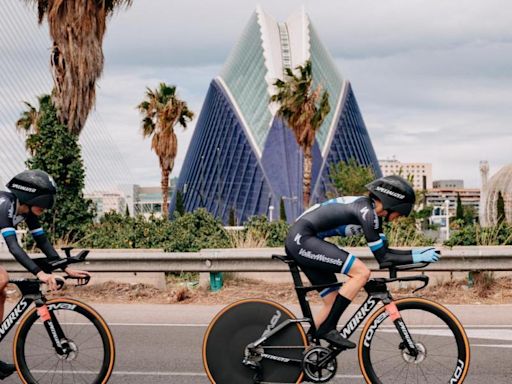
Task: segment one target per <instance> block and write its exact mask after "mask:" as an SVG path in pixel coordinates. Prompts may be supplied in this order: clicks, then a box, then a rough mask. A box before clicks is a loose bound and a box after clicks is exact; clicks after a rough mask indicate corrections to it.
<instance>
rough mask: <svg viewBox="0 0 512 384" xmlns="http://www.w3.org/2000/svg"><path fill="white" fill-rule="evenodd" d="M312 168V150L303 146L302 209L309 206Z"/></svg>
mask: <svg viewBox="0 0 512 384" xmlns="http://www.w3.org/2000/svg"><path fill="white" fill-rule="evenodd" d="M312 168H313V151H312V148H311V147H310V146H307V147H306V148H304V177H303V190H302V196H303V199H304V209H307V208H309V202H310V200H311V170H312Z"/></svg>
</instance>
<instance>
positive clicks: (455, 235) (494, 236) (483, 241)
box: [444, 222, 512, 247]
mask: <svg viewBox="0 0 512 384" xmlns="http://www.w3.org/2000/svg"><path fill="white" fill-rule="evenodd" d="M444 245H447V246H449V247H453V246H456V245H512V226H511V225H510V224H507V223H505V222H500V223H499V224H498V225H495V226H493V227H487V228H482V227H480V225H478V224H473V225H466V226H460V227H459V228H458V229H457V230H455V231H452V233H451V234H450V239H449V240H448V241H445V242H444Z"/></svg>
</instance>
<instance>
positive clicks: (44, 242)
mask: <svg viewBox="0 0 512 384" xmlns="http://www.w3.org/2000/svg"><path fill="white" fill-rule="evenodd" d="M17 207H18V201H17V199H16V197H15V196H14V194H12V193H9V192H3V191H0V233H1V234H2V236H3V238H4V240H5V243H6V244H7V247H8V248H9V252H11V253H12V255H13V256H14V257H15V258H16V260H17V261H18V262H19V263H20V264H21V265H23V267H25V268H26V269H27V270H28V271H30V272H32V273H33V274H34V275H37V274H38V273H39V272H40V271H41V268H40V267H39V266H37V264H36V263H35V262H34V261H33V260H32V259H31V258H30V257H29V256H28V255H27V253H26V252H25V251H24V250H23V248H21V247H20V245H19V243H18V239H17V237H16V228H17V226H18V224H20V223H21V222H23V221H25V222H26V223H27V227H28V229H29V230H30V233H31V234H32V236H33V238H34V240H35V242H36V244H37V246H38V248H39V249H41V251H43V253H44V254H45V255H46V257H47V258H48V259H49V260H50V261H54V260H58V259H60V257H59V255H58V254H57V252H56V251H55V249H54V248H53V246H52V245H51V244H50V242H49V241H48V238H47V237H46V235H45V232H44V230H43V229H42V228H41V225H40V224H39V220H38V218H37V216H36V215H34V214H33V213H32V212H29V213H27V214H23V215H20V214H18V213H17V212H16V210H17Z"/></svg>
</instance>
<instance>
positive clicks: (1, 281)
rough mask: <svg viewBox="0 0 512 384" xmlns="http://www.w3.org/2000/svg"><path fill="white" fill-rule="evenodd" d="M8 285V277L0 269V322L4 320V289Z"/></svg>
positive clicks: (3, 270) (3, 269) (5, 272)
mask: <svg viewBox="0 0 512 384" xmlns="http://www.w3.org/2000/svg"><path fill="white" fill-rule="evenodd" d="M8 283H9V275H8V274H7V271H6V270H5V268H3V267H0V321H2V320H3V319H4V307H5V299H6V298H7V295H6V293H5V289H6V287H7V284H8Z"/></svg>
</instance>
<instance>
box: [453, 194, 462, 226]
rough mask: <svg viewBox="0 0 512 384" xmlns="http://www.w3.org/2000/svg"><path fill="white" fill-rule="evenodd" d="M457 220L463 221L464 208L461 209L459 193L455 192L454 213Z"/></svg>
mask: <svg viewBox="0 0 512 384" xmlns="http://www.w3.org/2000/svg"><path fill="white" fill-rule="evenodd" d="M455 218H456V219H457V220H464V208H463V207H462V201H461V199H460V193H458V192H457V210H456V213H455Z"/></svg>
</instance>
